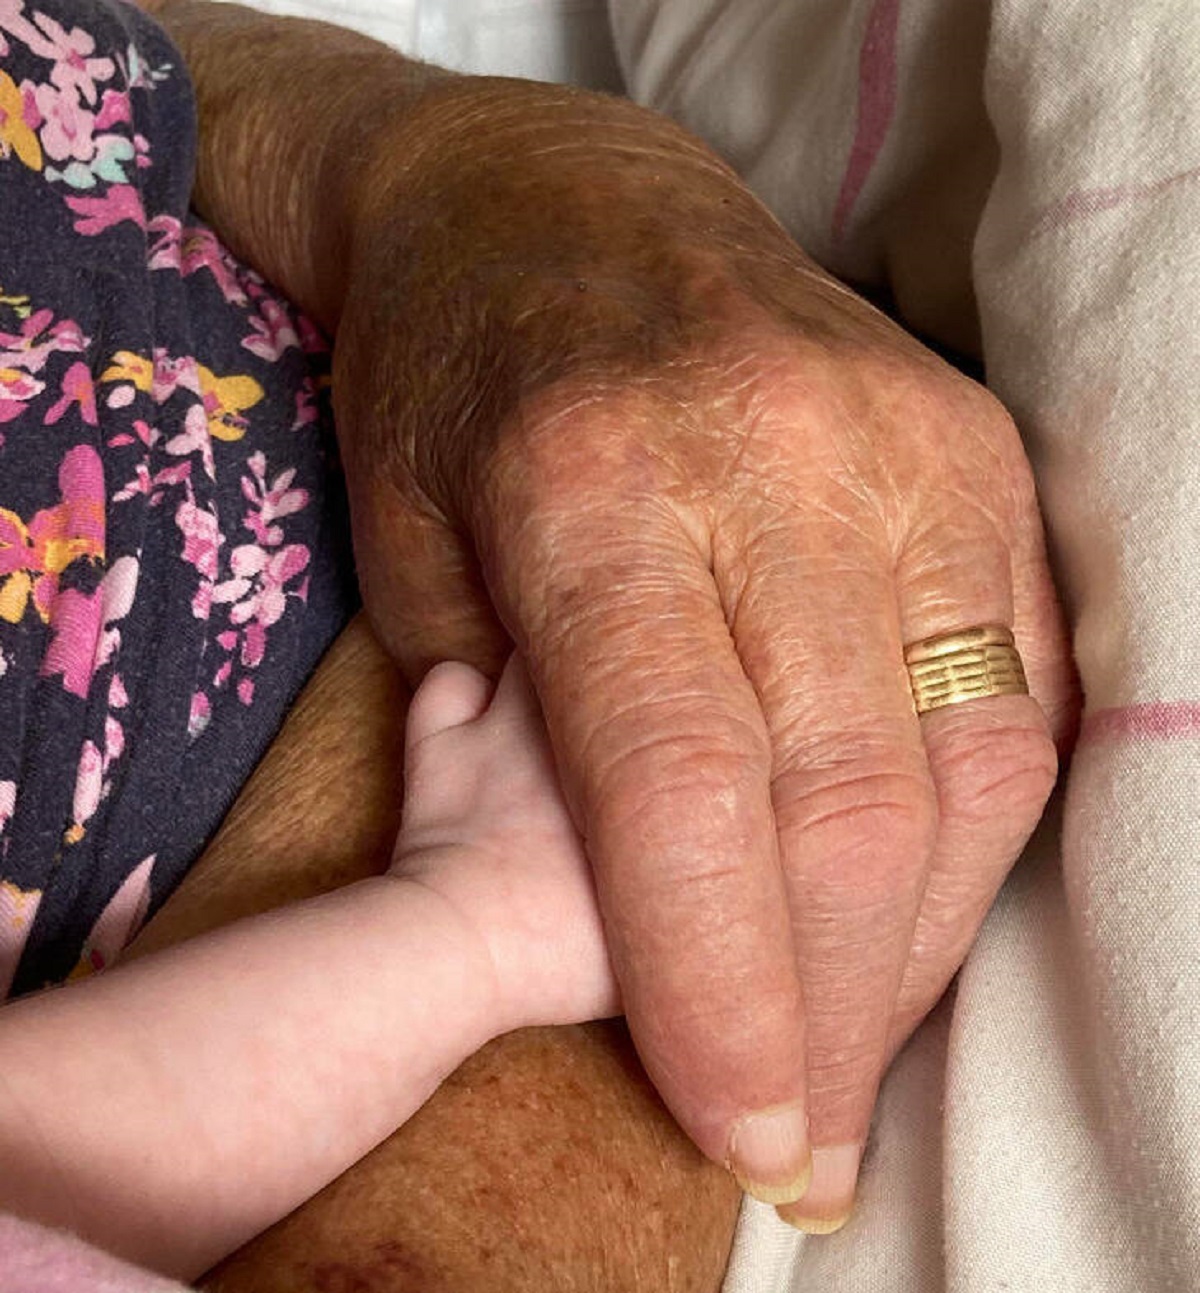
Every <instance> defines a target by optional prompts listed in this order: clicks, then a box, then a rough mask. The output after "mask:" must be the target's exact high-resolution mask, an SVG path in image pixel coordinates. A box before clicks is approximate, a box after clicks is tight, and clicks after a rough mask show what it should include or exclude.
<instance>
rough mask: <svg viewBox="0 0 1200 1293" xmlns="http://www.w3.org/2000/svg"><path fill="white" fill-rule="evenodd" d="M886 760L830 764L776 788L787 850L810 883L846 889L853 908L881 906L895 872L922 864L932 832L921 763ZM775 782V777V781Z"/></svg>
mask: <svg viewBox="0 0 1200 1293" xmlns="http://www.w3.org/2000/svg"><path fill="white" fill-rule="evenodd" d="M906 763H908V764H911V763H912V759H911V757H909V756H908V755H907V753H906V752H905V753H897V754H896V755H895V756H894V757H893V758H892V759H890V760H888V759H886V756H885V759H883V760H881V759H880V756H876V759H875V760H874V761H872V762H871V763H867V764H864V763H856V764H850V765H847V766H843V767H840V768H835V769H831V770H830V771H828V772H826V773H824V774H823V775H822V776H821V777H820V780H818V781H815V782H814V781H813V778H812V775H811V774H803V778H802V779H803V781H805V782H807V783H808V784H806V785H802V786H793V787H791V788H789V789H790V793H789V792H788V791H785V792H783V794H782V796H781V795H780V792H779V791H778V789H777V806H776V819H777V821H778V822H779V825H780V833H781V837H783V838H784V839H785V841H786V843H785V848H786V849H787V851H788V854H789V856H791V857H795V858H796V859H797V864H798V865H800V866H802V867H803V869H804V872H805V875H806V877H807V878H808V879H809V881H810V882H811V883H815V884H819V885H820V886H821V887H822V888H828V889H830V890H831V891H833V892H835V893H836V892H848V891H852V892H853V893H854V894H855V906H856V908H858V909H862V908H863V906H864V904H870V903H872V902H875V901H878V902H880V903H882V904H886V903H887V902H888V901H889V898H890V896H891V894H892V893H893V891H894V887H895V885H896V883H897V880H898V878H899V877H900V876H901V875H903V874H907V873H911V872H913V871H915V870H923V869H924V867H925V864H926V862H927V860H928V858H929V856H930V854H931V853H932V849H933V843H934V838H935V836H936V832H937V802H936V798H935V795H934V792H933V786H932V783H931V781H930V779H929V776H928V773H927V771H925V770H924V769H916V768H907V769H906V768H905V766H904V765H905V764H906ZM777 786H778V783H777Z"/></svg>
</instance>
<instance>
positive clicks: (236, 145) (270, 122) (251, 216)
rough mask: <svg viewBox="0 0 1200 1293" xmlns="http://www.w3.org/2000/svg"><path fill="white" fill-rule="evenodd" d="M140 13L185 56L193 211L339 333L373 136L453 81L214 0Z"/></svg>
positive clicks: (310, 25)
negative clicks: (190, 92) (190, 97)
mask: <svg viewBox="0 0 1200 1293" xmlns="http://www.w3.org/2000/svg"><path fill="white" fill-rule="evenodd" d="M141 3H142V7H143V8H146V9H148V10H150V11H151V12H153V13H154V14H155V16H156V17H157V18H158V20H159V21H160V22H161V23H162V24H163V26H164V27H165V28H166V29H167V31H168V32H169V34H170V35H171V37H172V38H173V39H174V40H175V41H176V43H177V44H178V45H179V46H180V49H181V51H182V53H183V55H184V58H185V60H186V62H187V66H188V70H189V72H190V73H191V76H192V79H193V82H194V85H195V88H196V100H197V108H198V112H199V146H198V156H197V166H196V189H195V194H194V201H195V204H196V206H197V207H198V209H199V210H200V212H201V214H203V215H204V216H205V217H206V218H207V219H208V220H210V221H211V222H212V223H213V225H214V226H215V227H216V229H217V231H218V233H219V234H220V236H221V237H222V239H223V240H224V241H225V242H226V243H228V244H229V246H230V247H231V248H232V249H233V250H234V251H235V252H236V253H237V254H238V255H240V256H241V257H243V258H244V259H245V260H247V261H249V262H250V263H251V264H252V265H253V266H254V267H255V268H256V269H258V270H260V271H261V272H262V273H263V274H265V275H266V277H268V278H269V279H271V280H272V281H273V282H275V283H276V284H277V285H278V286H280V287H281V288H283V289H284V290H285V291H286V292H287V293H288V294H289V295H290V296H291V297H292V298H293V299H294V300H295V301H297V302H298V303H299V304H300V305H302V306H303V307H304V308H305V309H307V310H308V311H309V312H310V313H311V314H313V316H314V317H315V318H317V319H318V320H319V321H320V322H321V323H323V324H324V325H325V326H326V327H329V328H331V329H332V328H333V327H334V326H335V325H336V322H337V318H338V315H339V313H340V308H341V299H342V292H343V287H344V273H343V268H344V264H345V261H346V247H347V241H348V224H349V221H350V219H351V215H350V206H351V202H352V199H353V197H354V194H353V192H352V189H353V186H354V183H355V182H357V180H358V178H359V177H360V176H361V175H362V174H363V173H364V171H365V170H366V169H367V166H368V159H369V156H370V153H371V150H372V145H373V141H374V138H375V135H376V133H377V132H378V131H379V130H381V129H382V128H383V127H384V126H385V125H386V124H388V123H389V122H391V121H392V120H393V119H394V118H397V117H403V116H404V115H405V114H406V113H409V112H411V111H412V110H413V109H414V108H415V106H416V104H417V103H418V102H419V101H420V100H421V98H422V96H423V95H425V94H426V93H428V91H429V90H430V88H431V87H432V86H434V85H435V84H436V83H438V82H439V81H444V80H447V79H449V74H447V73H443V72H439V71H437V70H436V69H432V68H428V67H425V66H424V65H422V64H420V63H415V62H413V61H411V60H409V59H406V58H404V57H403V56H402V55H400V54H398V53H396V52H395V51H394V50H391V49H389V48H388V47H387V46H385V45H381V44H380V43H378V42H377V41H373V40H369V39H368V38H366V37H365V36H360V35H358V34H356V33H354V32H351V31H347V30H345V29H343V28H340V27H335V26H332V25H329V24H326V23H318V22H308V21H303V20H299V19H294V18H277V17H272V16H269V15H266V14H260V13H256V12H254V11H252V10H249V9H243V8H241V7H239V6H236V5H231V4H213V3H209V2H208V0H141Z"/></svg>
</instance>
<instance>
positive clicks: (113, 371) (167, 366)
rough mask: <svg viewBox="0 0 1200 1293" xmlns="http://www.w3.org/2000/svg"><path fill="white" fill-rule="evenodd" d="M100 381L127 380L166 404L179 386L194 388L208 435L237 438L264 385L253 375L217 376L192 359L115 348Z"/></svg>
mask: <svg viewBox="0 0 1200 1293" xmlns="http://www.w3.org/2000/svg"><path fill="white" fill-rule="evenodd" d="M100 380H101V381H102V382H128V383H129V384H130V385H131V386H133V387H135V388H136V389H137V390H139V391H144V392H147V393H149V394H150V395H152V396H153V398H154V402H155V403H156V404H163V403H165V402H166V401H167V400H168V399H170V397H171V396H172V395H173V394H174V393H175V391H176V390H178V389H179V388H180V387H183V388H184V389H185V390H190V391H195V392H196V393H197V394H198V395H199V396H200V398H201V400H202V401H203V403H204V415H205V417H206V418H207V419H208V432H209V435H211V436H213V437H214V438H215V439H217V440H240V439H241V438H242V436H244V435H245V434H246V427H247V426H248V425H249V423H248V422H247V421H246V419H245V418H244V417H243V416H242V414H243V412H244V411H245V410H246V409H249V408H253V407H254V405H255V404H257V403H258V402H259V400H261V399H262V397H263V388H262V387H261V386H260V385H259V384H258V383H257V382H256V381H255V380H254V378H253V377H247V376H241V375H236V374H235V375H234V376H232V377H218V376H217V375H216V373H214V372H213V370H212V369H211V368H206V367H205V366H204V365H203V364H197V363H195V362H194V361H193V360H191V359H169V358H167V357H166V356H165V355H163V354H156V355H155V358H154V359H153V360H150V359H146V358H144V357H143V356H141V355H136V354H134V353H133V352H132V351H129V350H118V351H117V353H116V354H115V355H113V358H112V363H111V364H110V365H109V367H107V368H106V369H105V370H104V371H103V372H102V373H101V374H100ZM197 387H198V388H199V389H197Z"/></svg>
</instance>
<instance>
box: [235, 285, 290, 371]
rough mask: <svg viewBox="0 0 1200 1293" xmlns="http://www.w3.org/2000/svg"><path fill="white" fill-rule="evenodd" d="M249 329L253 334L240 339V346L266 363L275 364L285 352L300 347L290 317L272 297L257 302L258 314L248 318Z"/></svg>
mask: <svg viewBox="0 0 1200 1293" xmlns="http://www.w3.org/2000/svg"><path fill="white" fill-rule="evenodd" d="M250 327H251V328H252V329H253V332H252V333H251V335H250V336H248V337H244V338H243V339H242V345H243V346H245V347H246V349H247V350H249V351H250V353H251V354H254V355H257V356H258V357H259V358H260V359H265V360H266V361H267V362H268V363H271V364H273V363H275V362H276V361H277V360H278V359H279V358H280V357H281V356H282V355H283V353H284V352H285V351H286V350H288V349H290V348H291V347H293V346H297V347H298V346H299V345H300V338H299V337H298V336H297V334H296V329H295V327H294V325H293V323H292V318H291V315H290V314H289V313H288V311H287V310H286V309H285V308H284V306H283V305H281V304H280V303H279V302H278V301H277V300H275V299H274V297H270V296H264V297H263V298H262V299H261V300H260V301H259V303H258V313H257V314H252V315H251V316H250Z"/></svg>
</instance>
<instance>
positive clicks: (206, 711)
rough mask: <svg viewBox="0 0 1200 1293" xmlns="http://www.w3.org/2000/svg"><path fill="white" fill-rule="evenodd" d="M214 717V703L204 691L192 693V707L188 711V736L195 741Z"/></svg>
mask: <svg viewBox="0 0 1200 1293" xmlns="http://www.w3.org/2000/svg"><path fill="white" fill-rule="evenodd" d="M211 719H212V705H211V704H210V703H209V699H208V697H207V696H206V695H205V694H204V693H203V692H202V691H197V692H193V693H192V704H191V709H190V710H189V712H188V729H187V730H188V736H189V737H191V739H192V740H193V741H194V740H195V739H196V737H198V736H199V735H200V734H201V732H203V731H204V729H205V728H206V727H207V726H208V724H209V722H210V720H211Z"/></svg>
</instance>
